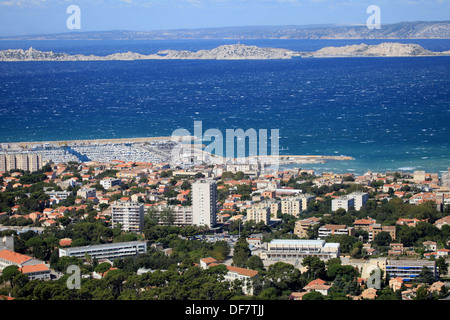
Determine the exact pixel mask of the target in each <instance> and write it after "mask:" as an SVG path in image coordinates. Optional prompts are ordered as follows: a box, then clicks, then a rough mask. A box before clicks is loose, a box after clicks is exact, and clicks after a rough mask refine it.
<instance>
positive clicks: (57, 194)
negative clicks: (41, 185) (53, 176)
mask: <svg viewBox="0 0 450 320" xmlns="http://www.w3.org/2000/svg"><path fill="white" fill-rule="evenodd" d="M45 194H47V195H49V196H50V200H56V201H57V203H58V202H59V201H61V200H66V199H67V198H68V197H71V196H72V195H73V192H72V191H45Z"/></svg>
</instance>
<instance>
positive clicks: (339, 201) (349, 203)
mask: <svg viewBox="0 0 450 320" xmlns="http://www.w3.org/2000/svg"><path fill="white" fill-rule="evenodd" d="M353 207H355V199H354V198H352V197H350V196H342V197H338V198H335V199H333V200H331V210H332V211H337V210H339V209H344V210H345V211H348V210H349V209H350V208H353Z"/></svg>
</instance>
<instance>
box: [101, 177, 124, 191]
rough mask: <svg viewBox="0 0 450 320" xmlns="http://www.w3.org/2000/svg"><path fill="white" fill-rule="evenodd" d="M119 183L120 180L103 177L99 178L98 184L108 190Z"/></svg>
mask: <svg viewBox="0 0 450 320" xmlns="http://www.w3.org/2000/svg"><path fill="white" fill-rule="evenodd" d="M121 183H122V180H120V179H114V178H105V179H102V180H100V185H101V186H102V187H103V188H105V190H108V189H110V188H112V187H114V186H119V185H120V184H121Z"/></svg>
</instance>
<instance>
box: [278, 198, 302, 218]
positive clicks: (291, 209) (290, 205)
mask: <svg viewBox="0 0 450 320" xmlns="http://www.w3.org/2000/svg"><path fill="white" fill-rule="evenodd" d="M302 204H303V201H302V199H301V198H299V197H286V198H284V199H282V200H281V214H288V215H291V216H297V215H298V214H300V212H301V211H302Z"/></svg>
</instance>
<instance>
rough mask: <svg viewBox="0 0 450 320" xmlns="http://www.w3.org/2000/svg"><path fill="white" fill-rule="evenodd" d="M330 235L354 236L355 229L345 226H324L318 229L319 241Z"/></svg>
mask: <svg viewBox="0 0 450 320" xmlns="http://www.w3.org/2000/svg"><path fill="white" fill-rule="evenodd" d="M330 235H349V236H354V235H355V229H354V228H352V227H348V226H346V225H338V224H326V225H324V226H322V227H320V228H319V239H325V238H326V237H328V236H330Z"/></svg>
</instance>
